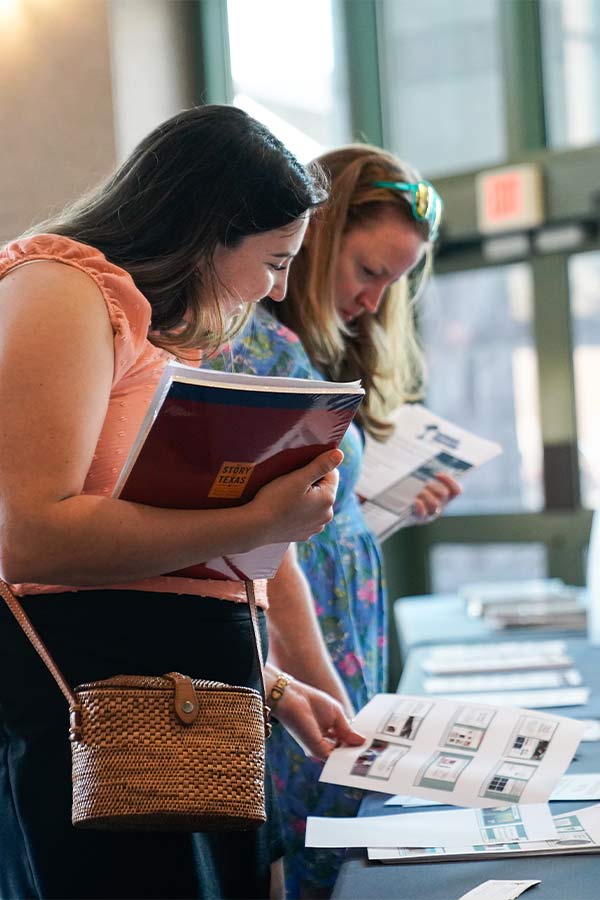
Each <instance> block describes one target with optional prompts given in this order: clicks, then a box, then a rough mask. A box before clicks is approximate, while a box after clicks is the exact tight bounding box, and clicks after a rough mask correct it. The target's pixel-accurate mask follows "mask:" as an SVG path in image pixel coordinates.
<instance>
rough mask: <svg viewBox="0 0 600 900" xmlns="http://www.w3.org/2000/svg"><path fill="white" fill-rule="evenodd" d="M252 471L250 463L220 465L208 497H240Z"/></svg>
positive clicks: (225, 463)
mask: <svg viewBox="0 0 600 900" xmlns="http://www.w3.org/2000/svg"><path fill="white" fill-rule="evenodd" d="M253 471H254V465H253V464H252V463H243V462H224V463H222V465H221V468H220V469H219V474H218V475H217V477H216V478H215V480H214V482H213V486H212V487H211V489H210V492H209V494H208V496H209V497H241V496H242V494H243V493H244V490H245V488H246V485H247V484H248V482H249V481H250V476H251V475H252V472H253Z"/></svg>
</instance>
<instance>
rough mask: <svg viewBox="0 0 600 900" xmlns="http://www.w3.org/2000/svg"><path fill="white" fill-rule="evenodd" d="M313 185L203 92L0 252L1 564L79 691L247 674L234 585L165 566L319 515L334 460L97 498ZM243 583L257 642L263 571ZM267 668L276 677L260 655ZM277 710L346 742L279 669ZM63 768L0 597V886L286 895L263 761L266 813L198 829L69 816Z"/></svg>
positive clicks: (321, 708)
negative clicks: (267, 817)
mask: <svg viewBox="0 0 600 900" xmlns="http://www.w3.org/2000/svg"><path fill="white" fill-rule="evenodd" d="M325 197H326V191H325V189H324V187H323V184H322V182H321V180H320V179H319V177H315V176H312V175H310V174H308V173H307V172H306V170H305V169H304V168H303V167H302V166H301V165H300V164H299V163H298V161H297V160H296V159H295V158H294V157H293V156H292V154H290V153H289V151H287V150H286V149H285V148H284V147H283V145H282V144H281V143H280V142H279V141H277V140H276V139H275V138H274V137H273V135H272V134H271V133H270V132H269V131H268V130H267V129H266V128H265V127H264V126H263V125H261V124H260V123H258V122H256V121H255V120H253V119H251V118H250V117H249V116H247V115H246V113H244V112H242V111H241V110H239V109H236V108H235V107H225V106H206V107H199V108H195V109H190V110H186V111H184V112H181V113H180V114H178V115H177V116H175V117H173V118H172V119H169V120H168V121H167V122H164V123H163V124H162V125H160V126H159V127H158V128H156V129H155V131H153V132H152V133H151V134H149V135H148V136H147V137H146V138H145V139H144V140H143V141H142V142H141V143H140V145H139V146H138V147H137V148H136V149H135V150H134V151H133V153H132V154H131V156H130V157H129V158H128V159H127V160H126V161H125V162H124V163H123V165H122V166H121V167H120V168H119V169H118V170H117V172H116V173H115V174H114V175H113V176H112V177H111V178H110V179H109V180H108V181H107V182H106V183H105V184H103V185H101V186H100V187H99V188H97V189H96V190H94V191H92V192H91V194H89V195H88V196H86V197H84V198H83V199H82V200H81V201H80V202H78V203H77V204H75V205H74V206H73V207H71V208H69V209H67V210H66V211H65V212H64V213H62V214H60V215H58V216H56V217H55V218H54V219H52V220H50V221H48V222H45V223H43V225H42V226H38V228H36V229H32V230H31V231H30V232H29V233H28V234H26V235H23V236H21V237H20V238H17V239H16V240H14V241H12V242H11V243H9V244H7V245H6V246H5V247H3V248H0V407H1V408H2V416H3V418H2V428H1V429H0V574H1V577H2V578H3V579H5V580H6V581H7V582H10V583H11V584H12V586H13V589H14V591H16V593H18V594H19V595H20V597H21V604H22V606H23V607H24V608H25V611H26V612H27V614H28V616H29V618H30V619H31V620H32V621H33V624H34V626H35V628H36V629H37V631H38V632H39V633H40V634H41V636H42V639H43V640H44V642H45V643H46V645H47V646H48V648H49V650H50V653H51V655H52V656H53V657H54V658H55V659H56V661H57V664H58V665H59V666H60V668H61V669H62V671H63V673H64V675H65V677H66V679H67V681H68V682H69V683H71V684H72V685H76V684H81V683H83V682H89V681H94V680H97V679H104V678H108V677H110V676H114V675H117V674H120V673H126V674H134V675H136V674H137V675H162V674H163V673H165V672H172V671H181V672H184V673H185V674H187V675H189V676H191V677H194V678H206V679H208V680H214V681H222V682H229V683H233V684H244V685H248V686H252V687H257V686H258V673H257V672H256V671H255V667H254V657H253V650H252V644H251V639H250V631H249V628H250V622H249V614H248V609H247V607H245V605H244V600H245V596H244V589H243V585H242V584H241V583H238V582H223V581H200V580H197V579H196V580H194V579H181V578H177V577H175V576H172V575H168V574H166V573H171V572H175V571H177V570H179V569H182V568H186V567H188V566H191V565H194V564H196V563H199V562H201V561H202V560H205V559H210V558H211V557H214V556H221V555H224V554H230V553H237V552H245V551H247V550H251V549H253V548H255V547H259V546H262V545H264V544H270V543H274V542H276V541H289V540H298V539H305V538H307V537H309V536H310V535H311V534H313V533H316V532H318V531H319V530H321V529H322V528H323V527H324V525H325V524H326V523H327V522H328V521H330V520H331V517H332V510H331V507H332V504H333V500H334V497H335V490H336V484H337V476H336V473H335V471H334V470H335V467H336V466H337V465H338V464H339V462H340V459H341V456H342V454H341V453H340V452H339V451H337V450H335V451H332V452H330V453H326V454H322V455H321V456H319V457H317V458H316V459H315V460H314V461H313V462H312V463H311V464H309V465H307V466H305V467H303V468H302V469H299V470H297V471H296V472H293V473H291V474H290V475H287V476H285V477H283V478H279V479H276V480H274V481H273V482H271V484H269V485H266V486H265V487H264V488H263V489H262V490H260V491H259V492H258V494H257V495H256V497H255V498H254V499H253V500H252V501H250V502H249V503H246V504H244V505H242V506H239V507H237V508H235V509H233V508H232V509H225V510H210V511H207V510H176V509H158V508H155V507H150V506H145V505H141V504H136V503H131V502H127V501H124V500H120V499H117V498H113V497H112V492H113V488H114V486H115V484H116V481H117V479H118V477H119V474H120V471H121V468H122V466H123V463H124V462H125V460H126V458H127V456H128V453H129V452H130V450H131V448H132V445H133V443H134V440H135V438H136V435H137V433H138V430H139V427H140V424H141V422H142V420H143V419H144V416H145V414H146V410H147V408H148V404H149V402H150V400H151V398H152V395H153V393H154V390H155V388H156V386H157V384H158V381H159V379H160V376H161V373H162V371H163V369H164V366H165V363H166V362H167V361H168V360H170V359H173V358H174V357H177V358H179V359H182V360H184V361H187V362H193V361H196V362H197V361H198V357H199V354H200V352H206V351H207V350H214V349H215V347H217V346H218V345H219V343H220V342H221V341H222V340H223V339H224V338H226V337H229V336H231V335H234V334H235V333H236V331H237V330H238V328H239V326H240V322H241V321H243V320H244V319H245V318H247V315H248V312H249V310H250V309H251V307H252V305H253V304H254V303H255V302H256V301H258V300H259V299H261V298H262V297H264V296H265V295H266V294H269V295H270V296H271V297H272V298H273V299H274V300H281V299H283V297H284V295H285V291H286V280H287V268H288V267H289V263H290V262H291V260H292V259H293V258H294V256H295V255H296V254H297V252H298V250H299V247H300V245H301V242H302V238H303V236H304V232H305V230H306V226H307V224H308V220H309V217H310V214H311V212H312V210H313V209H315V208H316V207H318V206H319V205H320V204H321V203H322V202H323V201H324V199H325ZM256 593H257V602H258V605H259V606H260V607H261V611H260V612H259V620H260V627H261V631H262V637H263V640H265V638H266V622H265V610H266V606H267V597H266V586H265V584H264V583H262V584H261V583H257V584H256ZM232 601H233V602H232ZM278 661H279V660H278ZM282 662H283V663H284V664H285V662H286V661H285V660H282ZM266 679H267V684H268V688H269V689H270V688H272V687H273V686H274V685H275V683H276V680H277V669H274V667H273V666H272V665H269V666H267V672H266ZM278 718H279V719H280V720H281V721H282V722H284V723H287V725H288V726H289V727H291V728H292V729H293V730H294V733H295V734H297V735H298V736H299V737H300V739H301V740H303V741H304V742H306V744H307V746H309V747H310V749H311V752H312V753H313V754H314V755H316V756H318V757H321V758H324V757H325V756H326V755H327V753H328V752H329V750H330V748H331V746H332V739H333V740H334V741H335V740H337V739H343V740H349V741H350V742H354V743H356V742H357V741H358V742H359V743H360V740H361V739H360V736H357V735H356V734H354V733H353V732H352V729H351V728H350V726H349V723H348V722H347V720H346V718H345V716H344V715H343V712H342V708H341V706H340V705H339V703H337V702H335V701H334V700H332V699H331V698H329V697H326V696H325V694H323V693H322V692H321V691H319V690H316V689H315V688H314V687H310V686H308V685H302V684H300V683H296V684H295V685H294V690H293V691H290V692H289V693H288V695H287V696H286V697H284V698H283V699H282V700H281V702H280V703H279V706H278ZM198 765H199V767H200V766H201V761H200V760H199V762H198ZM70 781H71V764H70V750H69V742H68V738H67V712H66V708H65V705H64V699H63V697H62V695H61V694H60V692H59V690H58V688H57V687H56V685H55V683H54V681H53V679H52V677H51V676H50V674H49V672H48V671H47V670H46V668H45V667H44V665H43V663H42V661H41V660H40V659H39V658H38V657H37V655H36V654H35V652H34V650H33V648H32V647H31V645H30V644H29V642H28V641H27V639H26V637H25V635H24V634H23V632H22V631H21V629H20V628H19V626H18V625H17V623H16V621H15V620H14V619H13V617H12V615H11V613H10V612H9V610H8V608H7V607H6V606H5V605H4V604H3V603H0V896H2V897H4V898H7V900H13V898H17V897H61V898H68V897H78V898H83V897H105V898H108V897H118V898H129V897H144V898H150V897H243V898H249V897H260V898H264V897H267V896H270V895H271V896H278V895H280V894H281V890H280V888H281V877H280V878H279V887H278V885H277V873H278V872H280V870H281V866H280V865H278V861H279V860H280V857H281V855H282V840H281V834H280V829H279V827H278V824H277V815H276V806H275V805H274V802H273V795H272V792H271V790H270V779H269V778H268V777H267V784H266V787H267V807H268V811H269V814H270V813H274V814H275V818H274V820H271V821H268V822H267V824H266V825H264V826H262V827H261V828H259V829H258V830H257V831H252V832H235V833H211V834H186V833H170V834H169V833H160V832H139V833H138V832H134V831H132V832H110V831H106V832H102V831H87V830H86V831H77V830H75V829H74V828H73V827H72V825H71V810H70V806H71V784H70ZM272 874H273V876H274V877H273V878H272Z"/></svg>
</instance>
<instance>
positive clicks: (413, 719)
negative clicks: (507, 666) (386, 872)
mask: <svg viewBox="0 0 600 900" xmlns="http://www.w3.org/2000/svg"><path fill="white" fill-rule="evenodd" d="M354 724H355V727H356V729H357V731H359V732H360V733H362V734H364V735H365V736H366V741H365V743H364V744H363V745H362V746H361V747H339V748H337V749H336V750H334V751H333V753H331V755H330V756H329V759H328V760H327V762H326V763H325V766H324V767H323V771H322V773H321V779H320V780H321V781H325V782H329V783H332V784H345V785H348V786H350V787H358V788H362V789H363V790H374V791H383V792H384V793H388V794H391V793H395V792H397V793H401V794H408V795H410V796H413V797H424V798H425V799H432V800H440V801H441V802H442V803H447V804H450V805H453V806H467V807H486V806H499V805H501V804H511V803H512V804H514V803H540V802H545V801H546V800H547V799H548V798H549V796H550V794H551V792H552V790H553V788H554V787H555V785H556V784H557V782H558V780H559V778H560V776H561V775H562V774H563V773H564V772H565V770H566V768H567V766H568V765H569V763H570V761H571V759H572V757H573V754H574V753H575V750H576V749H577V746H578V744H579V740H580V738H581V735H582V734H583V731H584V728H585V726H583V725H582V724H581V723H579V722H577V721H576V720H574V719H566V718H563V717H561V716H558V715H548V714H546V713H539V712H531V711H530V710H526V709H511V708H508V707H502V706H491V705H489V704H484V703H481V704H468V703H464V702H462V701H459V702H457V701H456V700H455V698H451V699H448V698H436V699H433V698H432V697H408V696H402V695H398V694H377V695H376V696H375V697H374V698H373V699H372V700H371V701H370V702H369V703H367V705H366V706H365V707H364V708H363V709H362V710H361V711H360V712H359V714H358V715H357V717H356V718H355V720H354Z"/></svg>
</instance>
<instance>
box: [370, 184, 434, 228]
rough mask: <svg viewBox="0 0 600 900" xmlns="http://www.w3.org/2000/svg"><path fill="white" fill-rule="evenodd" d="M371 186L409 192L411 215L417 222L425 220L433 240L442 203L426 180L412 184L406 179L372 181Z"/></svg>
mask: <svg viewBox="0 0 600 900" xmlns="http://www.w3.org/2000/svg"><path fill="white" fill-rule="evenodd" d="M373 187H383V188H391V189H392V190H393V191H400V192H401V193H408V194H410V195H411V204H410V206H411V209H412V214H413V216H414V217H415V219H416V220H417V222H427V224H428V226H429V239H430V240H431V241H435V239H436V237H437V236H438V231H439V227H440V221H441V219H442V210H443V208H444V205H443V203H442V198H441V197H440V195H439V194H438V192H437V191H436V189H435V188H434V186H433V185H432V184H430V183H429V182H428V181H416V182H414V184H411V183H410V182H408V181H374V182H373Z"/></svg>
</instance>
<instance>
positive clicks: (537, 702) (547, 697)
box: [452, 687, 590, 709]
mask: <svg viewBox="0 0 600 900" xmlns="http://www.w3.org/2000/svg"><path fill="white" fill-rule="evenodd" d="M589 698H590V689H589V688H587V687H570V688H547V689H542V690H538V691H507V692H506V693H505V692H503V691H483V692H481V693H480V692H478V691H468V692H467V693H462V692H461V693H460V694H453V695H452V699H453V700H460V701H461V702H465V703H492V704H494V706H521V707H526V708H527V709H552V708H553V707H561V706H585V704H586V703H587V702H588V700H589Z"/></svg>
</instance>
